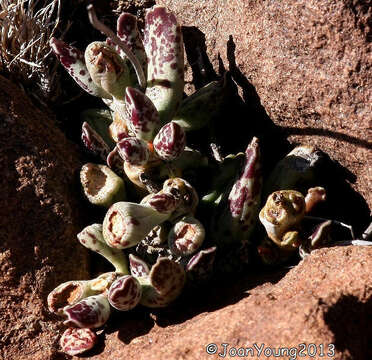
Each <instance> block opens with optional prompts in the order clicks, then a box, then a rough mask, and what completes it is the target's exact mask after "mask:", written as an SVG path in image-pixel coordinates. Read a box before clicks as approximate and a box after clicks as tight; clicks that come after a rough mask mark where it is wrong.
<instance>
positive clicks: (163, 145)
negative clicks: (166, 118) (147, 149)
mask: <svg viewBox="0 0 372 360" xmlns="http://www.w3.org/2000/svg"><path fill="white" fill-rule="evenodd" d="M185 146H186V136H185V131H184V130H183V129H182V127H181V126H179V125H178V124H176V123H175V122H173V121H171V122H170V123H168V124H166V125H164V126H163V127H162V128H161V129H160V130H159V132H158V134H157V135H156V136H155V139H154V149H155V152H156V154H157V155H158V156H159V157H160V158H161V159H163V160H166V161H171V160H174V159H176V158H178V157H179V156H180V155H181V154H182V152H183V150H184V149H185Z"/></svg>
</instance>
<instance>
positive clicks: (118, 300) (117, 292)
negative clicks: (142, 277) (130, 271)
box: [107, 275, 142, 311]
mask: <svg viewBox="0 0 372 360" xmlns="http://www.w3.org/2000/svg"><path fill="white" fill-rule="evenodd" d="M141 296H142V288H141V285H140V283H139V282H138V280H137V279H136V278H135V277H133V276H131V275H125V276H122V277H120V278H118V279H117V280H115V281H114V282H113V283H112V285H111V287H110V290H109V292H108V295H107V298H108V301H109V303H110V305H111V306H112V307H114V308H115V309H117V310H120V311H127V310H131V309H133V308H134V307H135V306H136V305H137V304H138V303H139V301H140V299H141Z"/></svg>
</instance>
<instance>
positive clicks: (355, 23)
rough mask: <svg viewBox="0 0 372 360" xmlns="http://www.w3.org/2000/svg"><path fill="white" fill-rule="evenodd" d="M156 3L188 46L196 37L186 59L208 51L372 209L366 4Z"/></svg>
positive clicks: (314, 0)
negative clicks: (174, 20)
mask: <svg viewBox="0 0 372 360" xmlns="http://www.w3.org/2000/svg"><path fill="white" fill-rule="evenodd" d="M157 3H159V4H161V5H165V6H167V7H168V8H169V9H170V10H172V11H173V12H174V13H175V14H176V16H177V17H178V19H179V20H180V21H181V23H182V24H183V25H184V26H185V28H184V30H185V31H184V33H185V35H186V36H185V39H186V43H187V37H190V33H191V34H194V35H195V34H196V35H198V36H196V37H195V36H194V37H192V41H189V43H190V44H189V46H186V52H187V53H188V56H189V57H190V54H191V53H192V51H193V49H194V50H195V49H197V48H199V50H200V49H201V50H203V51H204V50H205V52H206V56H207V57H208V58H209V61H210V62H211V65H213V68H214V70H215V71H216V72H218V69H219V67H220V66H221V62H220V61H219V58H218V57H219V55H220V57H221V59H222V62H223V64H224V67H225V68H226V69H230V70H231V71H232V75H233V78H234V80H235V81H236V82H237V84H238V85H239V86H240V87H241V93H242V95H243V96H244V100H245V101H246V103H247V104H248V106H250V107H251V108H253V107H254V105H252V104H254V103H258V105H259V101H260V102H261V104H262V105H263V107H264V109H265V111H266V113H267V115H268V116H269V117H270V119H271V120H272V121H273V122H274V123H275V124H276V125H278V126H280V127H282V128H283V129H284V132H285V134H286V135H287V136H288V139H289V141H290V142H292V143H308V144H313V145H316V146H318V147H320V148H321V149H322V150H324V151H326V152H327V153H328V154H329V155H330V156H331V157H332V158H333V159H335V160H337V161H339V162H340V163H341V164H342V165H343V166H345V167H346V168H348V169H349V170H351V171H352V172H353V173H354V175H355V176H356V179H355V178H354V179H351V181H352V182H355V183H354V185H353V186H354V188H355V189H356V190H357V191H359V192H360V193H361V194H362V195H363V196H364V198H365V199H366V200H367V202H368V204H369V206H370V207H371V205H372V194H371V191H370V187H371V183H372V172H371V166H368V164H370V163H371V148H372V144H371V141H370V139H371V131H370V123H369V121H370V116H371V115H370V114H371V110H372V109H371V98H372V97H371V96H372V90H371V89H372V88H371V53H370V51H371V28H370V26H371V14H372V9H371V7H370V6H369V5H368V3H369V2H368V1H366V0H355V1H350V0H340V1H326V0H322V1H318V0H306V1H305V0H290V1H285V2H283V1H259V0H250V1H240V0H231V1H223V2H221V1H214V0H204V1H182V0H158V1H157ZM186 45H187V44H186ZM194 58H195V56H194ZM206 69H207V70H208V68H206ZM209 70H210V69H209ZM252 85H253V87H254V88H252ZM255 92H257V94H255ZM257 95H258V97H259V98H257ZM252 118H254V116H253V114H252V113H251V119H250V118H247V119H246V121H247V123H248V122H249V121H250V120H252ZM247 126H248V125H247ZM249 126H251V124H250V125H249Z"/></svg>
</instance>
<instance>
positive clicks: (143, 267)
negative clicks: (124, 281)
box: [129, 254, 150, 277]
mask: <svg viewBox="0 0 372 360" xmlns="http://www.w3.org/2000/svg"><path fill="white" fill-rule="evenodd" d="M129 268H130V273H131V274H132V275H133V276H135V277H143V276H148V275H149V274H150V269H149V266H148V265H147V264H146V263H145V262H144V261H143V260H142V259H140V258H139V257H138V256H135V255H133V254H130V255H129Z"/></svg>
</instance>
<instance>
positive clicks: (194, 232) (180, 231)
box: [168, 216, 205, 256]
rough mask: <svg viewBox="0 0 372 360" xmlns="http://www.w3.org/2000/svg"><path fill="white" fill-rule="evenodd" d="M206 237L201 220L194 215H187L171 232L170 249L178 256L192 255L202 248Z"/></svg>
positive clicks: (169, 237)
mask: <svg viewBox="0 0 372 360" xmlns="http://www.w3.org/2000/svg"><path fill="white" fill-rule="evenodd" d="M204 238H205V230H204V226H203V225H202V224H201V222H200V221H199V220H197V219H195V218H194V217H193V216H185V217H184V218H182V219H181V220H179V221H177V222H176V223H175V224H174V226H173V227H172V229H171V230H170V232H169V235H168V245H169V249H170V251H171V252H172V254H174V255H176V256H187V255H191V254H193V253H195V252H196V251H197V250H198V249H199V248H200V246H201V245H202V244H203V241H204Z"/></svg>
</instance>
